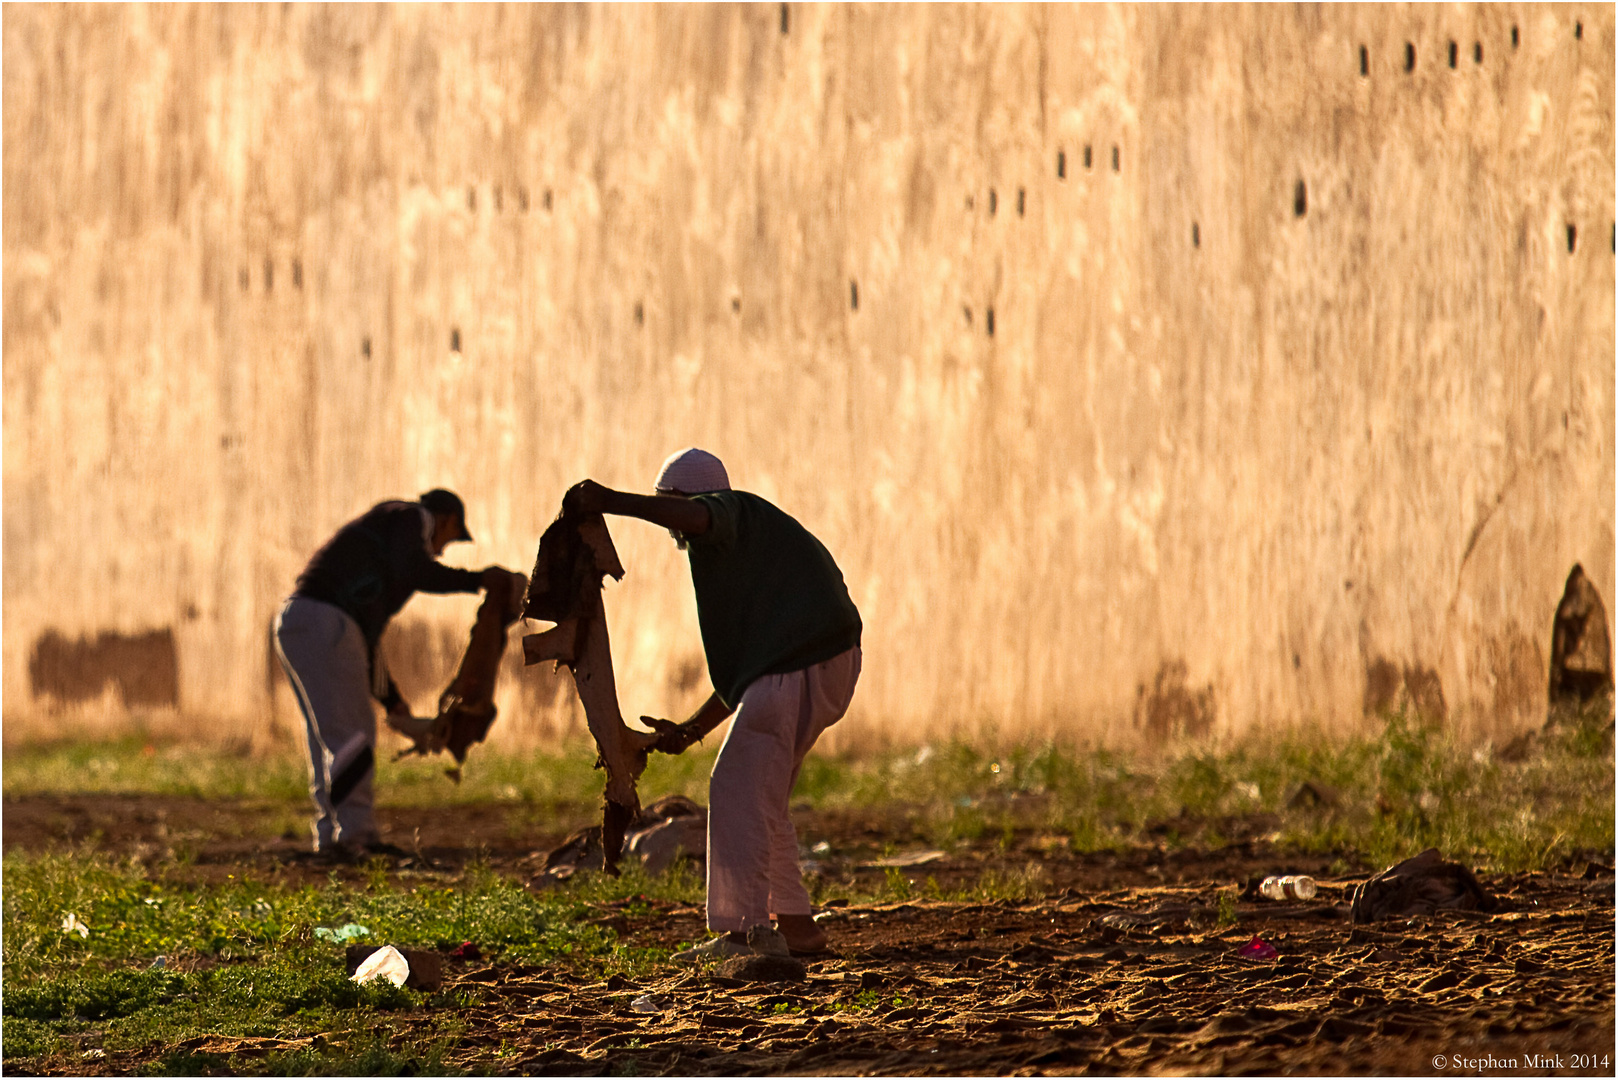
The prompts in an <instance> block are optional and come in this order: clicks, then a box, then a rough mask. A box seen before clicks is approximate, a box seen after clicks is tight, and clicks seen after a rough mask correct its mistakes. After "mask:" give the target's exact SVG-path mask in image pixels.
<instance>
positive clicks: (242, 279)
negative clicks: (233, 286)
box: [236, 266, 253, 292]
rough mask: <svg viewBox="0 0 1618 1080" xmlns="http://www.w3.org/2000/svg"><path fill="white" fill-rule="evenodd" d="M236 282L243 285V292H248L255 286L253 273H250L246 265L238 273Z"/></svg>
mask: <svg viewBox="0 0 1618 1080" xmlns="http://www.w3.org/2000/svg"><path fill="white" fill-rule="evenodd" d="M236 282H237V284H239V285H240V286H241V287H242V292H246V291H247V290H248V289H251V288H252V287H253V275H252V274H249V273H248V272H247V268H246V267H245V266H244V267H242V271H241V273H239V274H237V275H236Z"/></svg>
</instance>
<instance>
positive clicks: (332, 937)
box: [315, 923, 371, 945]
mask: <svg viewBox="0 0 1618 1080" xmlns="http://www.w3.org/2000/svg"><path fill="white" fill-rule="evenodd" d="M370 933H371V931H369V930H367V929H366V928H365V927H363V926H361V925H360V924H359V923H344V924H343V925H342V926H339V927H338V928H337V929H335V930H332V929H329V928H327V927H324V926H317V927H315V937H317V938H319V939H320V940H321V941H331V942H335V943H336V944H338V945H346V944H347V943H348V942H350V941H356V940H358V939H360V938H362V937H368V936H369V935H370Z"/></svg>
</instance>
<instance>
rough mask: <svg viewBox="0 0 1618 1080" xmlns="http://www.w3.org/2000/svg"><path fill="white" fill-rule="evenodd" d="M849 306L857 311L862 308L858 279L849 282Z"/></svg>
mask: <svg viewBox="0 0 1618 1080" xmlns="http://www.w3.org/2000/svg"><path fill="white" fill-rule="evenodd" d="M848 306H849V307H850V308H852V309H853V310H855V311H858V310H859V309H860V283H859V282H857V281H850V282H849V283H848Z"/></svg>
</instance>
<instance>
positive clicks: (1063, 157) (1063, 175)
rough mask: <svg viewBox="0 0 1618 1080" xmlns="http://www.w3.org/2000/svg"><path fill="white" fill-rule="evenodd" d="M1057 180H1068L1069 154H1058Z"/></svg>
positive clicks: (1058, 152) (1059, 152) (1061, 152)
mask: <svg viewBox="0 0 1618 1080" xmlns="http://www.w3.org/2000/svg"><path fill="white" fill-rule="evenodd" d="M1056 178H1057V179H1058V180H1066V179H1067V154H1066V153H1064V152H1063V151H1061V150H1058V151H1057V152H1056Z"/></svg>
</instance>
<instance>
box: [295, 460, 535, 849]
mask: <svg viewBox="0 0 1618 1080" xmlns="http://www.w3.org/2000/svg"><path fill="white" fill-rule="evenodd" d="M471 539H472V534H471V533H469V532H467V531H466V508H465V507H464V506H463V505H462V503H461V500H460V497H459V496H457V495H456V494H455V493H454V492H451V491H445V490H443V489H442V488H434V489H433V490H432V491H429V492H427V493H426V494H424V495H422V496H421V498H420V501H418V502H402V501H393V502H383V503H378V504H377V505H376V506H373V507H372V508H371V509H370V510H368V511H366V512H365V513H364V514H362V515H361V516H360V517H358V518H355V519H354V520H353V521H351V522H349V523H348V524H347V525H344V526H343V527H342V528H341V529H339V530H337V535H336V536H333V537H332V538H331V540H329V541H328V542H327V543H326V545H325V546H324V547H322V548H321V549H320V550H319V551H317V552H315V554H314V557H313V558H311V559H310V560H309V565H308V566H306V567H305V568H304V571H303V573H302V574H300V575H299V576H298V582H297V587H296V588H295V589H294V590H293V593H292V596H291V597H290V598H289V599H288V600H287V602H286V603H285V604H284V605H283V606H282V608H281V612H280V614H279V615H277V616H276V619H275V647H276V652H277V653H278V654H279V655H280V658H281V666H282V667H283V668H285V669H286V673H287V679H288V681H290V682H291V683H292V690H293V693H294V694H296V695H297V698H298V707H299V708H300V709H301V710H302V711H303V718H304V722H305V725H306V727H307V730H308V737H309V794H310V795H311V796H312V797H313V798H314V801H315V808H316V810H317V814H316V817H315V822H314V841H315V850H316V851H319V852H330V853H336V854H339V855H348V856H353V855H359V854H364V853H366V852H377V853H392V854H398V851H397V849H395V848H393V847H391V846H390V845H387V844H384V843H382V842H381V837H380V836H379V835H378V833H377V828H376V822H375V820H374V819H373V817H372V813H371V803H372V793H371V780H372V777H373V776H374V774H375V771H376V770H375V762H376V712H375V710H374V707H373V706H372V704H371V701H372V698H373V697H374V698H375V699H376V700H378V701H380V702H381V703H382V705H383V707H384V708H385V709H386V710H387V717H388V722H389V724H390V725H393V726H395V727H397V728H399V729H400V730H401V731H405V732H406V733H409V734H412V735H413V736H416V737H420V735H421V732H420V731H418V730H416V729H418V728H420V727H421V722H420V721H416V720H414V718H413V717H412V716H411V712H410V705H409V704H408V703H407V702H406V701H405V699H404V697H403V695H401V694H400V693H399V688H398V687H397V686H395V685H394V683H393V678H392V676H390V675H388V673H387V670H386V665H384V664H383V663H382V659H381V657H380V656H379V655H378V653H377V643H378V642H379V641H380V640H381V638H382V631H383V630H384V629H385V628H386V627H387V625H388V620H389V619H391V618H393V616H394V614H395V613H396V612H398V610H399V609H400V608H402V607H404V604H405V601H406V600H409V599H410V597H411V595H412V594H414V593H416V592H418V591H419V592H429V593H475V592H477V591H478V590H479V589H482V588H484V587H486V586H487V585H488V584H490V583H491V582H493V581H494V575H496V574H502V573H504V571H503V570H501V569H500V568H499V567H493V566H491V567H488V568H487V569H485V570H483V571H482V572H481V573H479V572H474V571H471V570H458V569H455V568H454V567H449V566H445V565H444V564H443V563H441V562H439V561H438V556H439V555H442V554H443V552H444V548H445V547H446V546H447V545H449V544H451V543H453V542H455V541H457V540H471Z"/></svg>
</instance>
